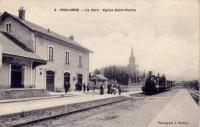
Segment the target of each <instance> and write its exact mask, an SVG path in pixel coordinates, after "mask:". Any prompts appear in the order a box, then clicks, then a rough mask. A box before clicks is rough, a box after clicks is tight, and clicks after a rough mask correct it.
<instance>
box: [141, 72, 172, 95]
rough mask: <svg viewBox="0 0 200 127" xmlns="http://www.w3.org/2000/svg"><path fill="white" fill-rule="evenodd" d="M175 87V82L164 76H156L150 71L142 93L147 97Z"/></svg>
mask: <svg viewBox="0 0 200 127" xmlns="http://www.w3.org/2000/svg"><path fill="white" fill-rule="evenodd" d="M174 85H175V84H174V81H171V80H167V79H166V77H165V75H164V74H163V75H162V76H160V75H159V74H158V75H157V76H156V75H153V74H152V72H151V71H150V72H149V75H148V77H147V78H146V80H145V82H144V85H143V86H142V91H143V93H144V94H146V95H151V94H157V93H160V92H163V91H166V90H169V89H171V88H172V87H173V86H174Z"/></svg>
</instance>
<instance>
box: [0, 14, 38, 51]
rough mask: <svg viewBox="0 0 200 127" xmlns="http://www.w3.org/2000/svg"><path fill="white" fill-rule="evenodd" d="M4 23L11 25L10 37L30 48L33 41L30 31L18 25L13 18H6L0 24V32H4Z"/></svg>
mask: <svg viewBox="0 0 200 127" xmlns="http://www.w3.org/2000/svg"><path fill="white" fill-rule="evenodd" d="M6 23H11V24H12V25H11V30H12V32H10V34H11V35H13V36H15V37H17V38H18V39H19V40H20V41H21V42H23V43H24V44H25V45H27V47H29V48H32V42H33V41H34V38H33V35H32V33H31V31H30V30H28V29H27V28H25V27H24V26H22V25H21V24H19V23H18V22H17V21H15V20H14V19H13V18H11V17H8V18H6V19H5V20H4V21H3V22H2V23H1V24H0V30H1V31H6Z"/></svg>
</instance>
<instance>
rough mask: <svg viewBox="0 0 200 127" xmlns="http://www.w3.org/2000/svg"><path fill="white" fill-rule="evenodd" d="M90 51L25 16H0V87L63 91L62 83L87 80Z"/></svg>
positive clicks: (72, 88)
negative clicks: (28, 19)
mask: <svg viewBox="0 0 200 127" xmlns="http://www.w3.org/2000/svg"><path fill="white" fill-rule="evenodd" d="M90 53H91V51H90V50H88V49H87V48H85V47H83V46H82V45H80V44H79V43H77V42H76V41H75V40H74V37H73V36H71V37H69V38H68V37H65V36H62V35H60V34H57V33H55V32H53V31H51V30H50V29H45V28H43V27H41V26H38V25H36V24H34V23H31V22H29V21H27V20H26V19H25V10H24V9H23V8H20V9H19V15H18V16H15V15H12V14H10V13H8V12H4V13H3V14H2V15H1V16H0V88H38V89H46V90H48V91H63V89H64V82H65V81H67V82H70V89H71V90H74V89H75V84H76V83H77V82H80V83H83V82H84V83H88V81H89V54H90Z"/></svg>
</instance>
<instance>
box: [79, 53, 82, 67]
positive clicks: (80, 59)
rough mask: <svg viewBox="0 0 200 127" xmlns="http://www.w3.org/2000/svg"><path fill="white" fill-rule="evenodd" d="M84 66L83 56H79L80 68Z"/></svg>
mask: <svg viewBox="0 0 200 127" xmlns="http://www.w3.org/2000/svg"><path fill="white" fill-rule="evenodd" d="M82 66H83V56H82V55H79V67H82Z"/></svg>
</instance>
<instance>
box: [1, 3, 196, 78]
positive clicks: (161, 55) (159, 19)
mask: <svg viewBox="0 0 200 127" xmlns="http://www.w3.org/2000/svg"><path fill="white" fill-rule="evenodd" d="M21 6H23V7H24V8H25V9H26V19H27V20H29V21H31V22H33V23H36V24H38V25H40V26H43V27H45V28H50V29H51V30H52V31H55V32H57V33H60V34H63V35H65V36H69V35H71V34H72V35H74V37H75V40H76V41H78V42H79V43H80V44H82V45H84V46H86V47H88V48H89V49H91V50H92V51H93V52H94V53H93V54H91V55H90V70H91V71H92V70H94V69H95V68H101V67H104V66H107V65H114V64H115V65H127V64H128V59H129V56H130V52H131V47H133V50H134V55H135V58H136V64H137V65H139V70H141V71H143V70H146V71H148V70H153V71H155V72H161V73H165V74H166V75H167V76H168V77H169V78H171V79H185V80H187V79H197V78H198V77H199V0H124V1H123V0H107V1H106V0H100V1H97V0H84V2H83V0H73V1H72V0H68V1H65V0H60V1H59V0H43V1H42V0H32V1H31V0H18V1H17V0H0V11H1V12H4V11H8V12H10V13H12V14H15V15H18V9H19V8H20V7H21ZM55 8H56V9H57V10H58V9H60V8H66V9H67V8H79V9H85V8H88V9H91V8H98V9H103V8H105V9H106V8H110V9H114V8H121V9H124V8H130V9H136V11H135V12H107V13H105V12H103V11H100V12H66V11H65V12H60V11H54V9H55Z"/></svg>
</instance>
